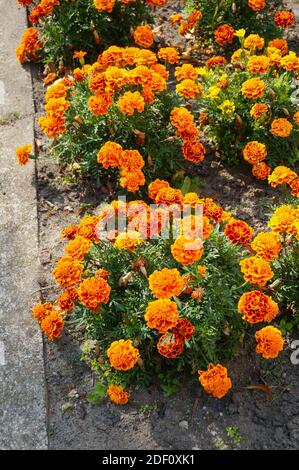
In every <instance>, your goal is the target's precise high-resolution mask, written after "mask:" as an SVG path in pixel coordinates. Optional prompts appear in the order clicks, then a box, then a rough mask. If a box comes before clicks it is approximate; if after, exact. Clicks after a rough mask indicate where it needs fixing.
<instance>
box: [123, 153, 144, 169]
mask: <svg viewBox="0 0 299 470" xmlns="http://www.w3.org/2000/svg"><path fill="white" fill-rule="evenodd" d="M119 164H120V167H121V168H122V169H126V170H129V171H136V170H141V168H143V167H144V160H143V158H142V156H141V155H140V153H139V152H138V150H123V151H122V152H121V155H120V158H119Z"/></svg>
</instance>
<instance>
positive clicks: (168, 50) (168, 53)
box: [158, 47, 180, 64]
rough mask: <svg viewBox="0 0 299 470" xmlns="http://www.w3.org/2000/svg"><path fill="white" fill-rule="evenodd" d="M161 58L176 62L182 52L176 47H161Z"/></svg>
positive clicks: (172, 62)
mask: <svg viewBox="0 0 299 470" xmlns="http://www.w3.org/2000/svg"><path fill="white" fill-rule="evenodd" d="M158 57H159V59H163V60H166V62H169V63H170V64H175V63H176V62H178V61H179V58H180V54H179V53H178V51H177V50H176V49H174V47H161V49H160V50H159V52H158Z"/></svg>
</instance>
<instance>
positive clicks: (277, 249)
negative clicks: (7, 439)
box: [32, 179, 299, 405]
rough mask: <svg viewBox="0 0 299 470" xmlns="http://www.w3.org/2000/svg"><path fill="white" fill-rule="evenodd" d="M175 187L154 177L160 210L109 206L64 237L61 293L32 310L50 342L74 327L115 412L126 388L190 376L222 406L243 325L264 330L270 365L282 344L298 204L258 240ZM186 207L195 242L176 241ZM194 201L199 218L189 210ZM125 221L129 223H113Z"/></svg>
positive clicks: (292, 281) (290, 302)
mask: <svg viewBox="0 0 299 470" xmlns="http://www.w3.org/2000/svg"><path fill="white" fill-rule="evenodd" d="M172 190H173V188H171V186H170V184H169V183H167V182H166V181H164V180H161V179H157V180H155V181H153V182H152V183H151V185H150V187H149V195H150V197H151V198H152V199H153V200H154V201H157V200H159V201H163V202H162V203H161V204H160V205H156V206H149V205H148V204H147V203H146V202H144V201H131V202H124V201H121V200H118V201H113V202H112V203H111V204H107V205H106V206H104V207H101V209H100V210H99V211H98V212H97V213H96V214H94V215H85V216H84V217H83V219H82V220H81V222H80V223H79V224H78V225H72V226H70V227H67V228H66V229H64V230H63V232H62V234H61V235H62V237H63V238H65V239H67V240H68V244H67V246H66V249H65V251H66V254H67V255H66V256H64V257H62V258H61V259H60V260H58V262H57V264H56V266H55V267H54V269H53V277H54V279H55V281H56V283H57V284H58V285H59V286H60V287H61V288H62V293H61V294H60V295H59V297H58V298H57V299H56V300H55V301H54V302H53V303H50V302H44V303H42V304H39V305H36V306H35V307H34V309H33V312H32V313H33V316H34V318H35V319H36V320H37V321H38V323H39V324H40V327H41V329H42V331H43V332H44V333H45V334H46V335H47V336H48V337H49V339H50V340H53V339H56V338H58V337H59V336H60V335H61V333H62V329H63V328H67V330H68V331H69V332H72V331H73V329H74V328H75V329H76V327H78V328H79V329H80V331H81V332H82V337H84V340H83V341H84V342H83V345H82V351H83V357H84V359H85V360H86V361H87V362H88V364H89V365H90V366H91V368H92V369H93V371H94V373H95V374H96V376H97V377H98V379H99V380H100V381H101V382H102V383H103V386H104V387H106V388H107V395H108V397H109V398H110V399H111V401H112V402H113V403H115V404H118V405H122V404H125V403H127V401H128V399H129V391H127V390H129V389H131V390H133V389H134V388H135V387H139V386H144V385H146V384H148V383H150V381H151V380H152V378H153V377H160V378H161V380H162V382H163V380H164V379H165V380H166V381H167V380H169V379H168V377H171V376H173V375H172V374H174V373H175V374H176V375H178V374H180V373H181V371H183V370H185V371H186V370H187V369H188V370H189V371H191V373H192V374H195V373H196V372H197V371H198V373H199V382H200V384H201V386H202V387H203V389H204V390H205V391H206V392H207V393H208V394H211V395H212V396H214V397H215V398H222V397H224V396H225V395H226V394H227V393H228V392H229V390H230V389H231V387H232V386H233V384H232V381H231V379H230V377H229V372H228V370H227V368H226V367H224V366H223V365H222V363H223V361H225V360H227V359H229V358H230V357H232V354H233V353H234V351H235V350H236V346H237V344H238V342H239V339H240V337H241V335H242V334H244V332H245V331H246V327H247V325H249V326H250V325H254V326H255V325H257V324H259V325H258V326H259V328H260V329H259V331H256V334H255V337H256V340H257V349H256V351H257V353H259V354H261V355H262V356H263V357H264V358H266V359H268V358H275V357H277V355H278V354H279V352H280V351H281V350H282V349H283V342H284V341H283V338H282V335H281V332H280V331H279V330H278V329H277V328H275V327H273V326H272V325H269V323H271V322H273V321H276V320H277V317H278V316H279V315H280V314H281V313H282V312H283V311H284V309H286V308H288V309H290V308H291V309H292V311H293V314H295V312H296V308H297V306H298V299H296V294H295V289H294V286H295V285H296V279H297V277H298V243H299V241H298V239H299V223H298V221H299V212H298V207H297V206H296V205H295V203H294V198H292V199H291V203H290V205H284V206H281V207H278V208H277V209H276V210H275V211H274V213H273V215H272V217H271V218H270V220H269V228H270V230H268V229H265V231H263V232H259V233H256V234H255V231H254V229H253V228H252V227H250V226H249V225H248V224H246V223H245V222H243V221H241V220H238V219H235V218H232V217H231V216H230V214H229V213H226V212H225V211H224V210H223V209H222V208H221V207H220V206H219V205H218V204H216V203H215V202H214V201H213V200H212V199H209V198H204V197H200V196H197V195H196V194H195V193H186V194H185V195H183V194H182V193H181V191H180V190H176V193H175V197H169V196H168V195H167V191H170V192H171V191H172ZM184 201H189V203H188V204H189V206H188V207H189V209H190V210H191V215H188V216H187V219H188V218H191V219H190V220H193V236H192V239H191V245H190V237H185V238H184V236H182V227H184V226H185V225H186V223H184V220H182V219H181V218H180V217H181V211H182V210H183V208H184V211H185V209H186V207H185V204H184ZM196 204H200V207H201V208H202V213H203V216H202V217H199V216H196V215H195V214H194V213H193V212H194V211H195V209H196V207H197V206H196ZM120 215H122V217H123V219H122V222H125V225H123V224H121V225H119V222H118V223H116V224H115V225H114V226H113V225H111V223H112V221H114V218H116V219H115V220H119V219H117V216H118V217H119V216H120ZM189 222H190V221H189ZM200 223H201V226H200V225H199V226H198V224H200ZM107 224H108V225H107ZM207 224H209V226H210V228H209V230H208V231H207V230H204V226H206V225H207ZM119 227H122V228H121V229H120V228H119ZM124 227H127V231H124ZM191 228H192V227H191ZM120 230H121V231H120ZM189 230H190V228H189ZM165 231H167V233H168V234H169V236H165ZM153 234H154V237H153V238H151V236H152V235H153ZM163 234H164V235H163ZM120 241H121V242H120ZM197 244H198V245H197ZM198 250H199V253H200V256H199V255H198ZM192 253H193V255H192ZM263 324H266V326H265V327H263ZM90 342H91V343H90ZM87 344H89V345H90V344H92V345H93V346H92V347H89V346H88V345H87ZM163 378H164V379H163Z"/></svg>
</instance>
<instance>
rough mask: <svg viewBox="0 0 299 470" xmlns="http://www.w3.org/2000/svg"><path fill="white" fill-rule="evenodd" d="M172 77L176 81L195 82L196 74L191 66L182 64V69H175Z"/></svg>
mask: <svg viewBox="0 0 299 470" xmlns="http://www.w3.org/2000/svg"><path fill="white" fill-rule="evenodd" d="M174 75H175V77H176V79H177V80H178V81H181V80H186V79H188V80H196V79H197V77H198V72H197V70H196V68H195V67H194V66H193V65H192V64H183V65H182V67H176V69H175V73H174Z"/></svg>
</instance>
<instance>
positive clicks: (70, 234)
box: [60, 225, 78, 240]
mask: <svg viewBox="0 0 299 470" xmlns="http://www.w3.org/2000/svg"><path fill="white" fill-rule="evenodd" d="M77 233H78V225H69V226H68V227H66V228H64V229H63V230H62V231H61V232H60V236H61V238H67V239H68V240H73V239H74V238H75V236H76V235H77Z"/></svg>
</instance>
